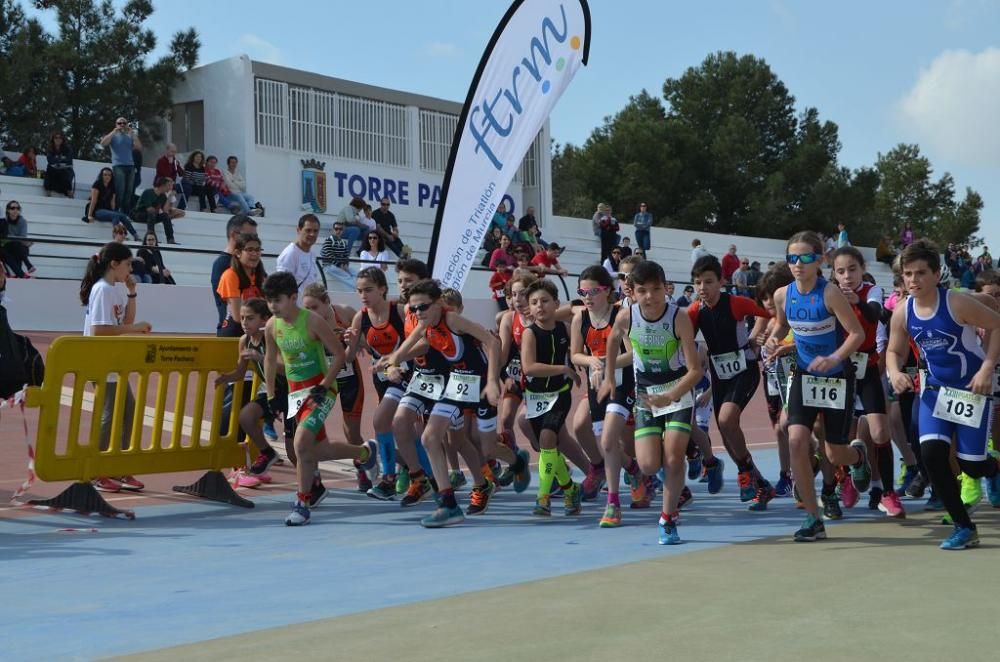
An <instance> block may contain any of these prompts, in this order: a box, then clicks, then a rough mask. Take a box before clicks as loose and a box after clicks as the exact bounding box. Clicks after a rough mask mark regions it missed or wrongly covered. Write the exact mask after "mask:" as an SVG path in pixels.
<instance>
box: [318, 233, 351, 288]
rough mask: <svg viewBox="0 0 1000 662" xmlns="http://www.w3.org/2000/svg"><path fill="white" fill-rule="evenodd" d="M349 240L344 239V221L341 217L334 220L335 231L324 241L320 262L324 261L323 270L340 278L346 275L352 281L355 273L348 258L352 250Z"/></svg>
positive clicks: (342, 278)
mask: <svg viewBox="0 0 1000 662" xmlns="http://www.w3.org/2000/svg"><path fill="white" fill-rule="evenodd" d="M349 245H350V244H348V242H347V240H346V239H344V222H343V221H341V220H340V219H339V218H338V219H337V220H336V221H334V222H333V232H332V234H331V235H330V236H329V237H327V238H326V241H324V242H323V249H322V250H321V251H320V257H319V259H320V262H322V263H323V271H325V272H326V273H327V274H328V275H331V276H333V277H335V278H338V279H340V280H344V279H345V277H346V279H347V280H348V282H349V281H350V279H353V277H354V274H352V273H351V269H350V266H349V265H348V260H349V259H350V255H351V254H350V252H349V249H348V246H349Z"/></svg>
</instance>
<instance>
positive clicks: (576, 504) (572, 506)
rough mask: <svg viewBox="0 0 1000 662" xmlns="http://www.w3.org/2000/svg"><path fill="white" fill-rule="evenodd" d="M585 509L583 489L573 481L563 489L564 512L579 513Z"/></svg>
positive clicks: (568, 513)
mask: <svg viewBox="0 0 1000 662" xmlns="http://www.w3.org/2000/svg"><path fill="white" fill-rule="evenodd" d="M582 510H583V489H582V488H581V487H580V486H579V485H577V484H576V483H573V484H572V485H570V486H569V488H567V489H565V490H563V514H565V515H579V514H580V512H581V511H582Z"/></svg>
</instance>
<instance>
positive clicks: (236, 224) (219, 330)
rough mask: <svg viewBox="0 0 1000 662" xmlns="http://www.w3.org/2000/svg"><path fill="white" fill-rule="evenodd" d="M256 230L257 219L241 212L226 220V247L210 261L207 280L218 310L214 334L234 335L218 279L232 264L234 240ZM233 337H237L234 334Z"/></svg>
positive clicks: (234, 252) (234, 248)
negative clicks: (227, 323)
mask: <svg viewBox="0 0 1000 662" xmlns="http://www.w3.org/2000/svg"><path fill="white" fill-rule="evenodd" d="M256 232H257V221H255V220H253V219H252V218H250V217H249V216H246V215H243V214H236V215H234V216H233V217H232V218H230V219H229V221H227V222H226V249H225V250H224V251H222V252H221V253H219V255H218V256H216V258H215V261H214V262H212V275H211V277H210V280H209V282H210V283H211V284H212V296H213V297H215V309H216V311H217V312H218V322H217V325H216V330H215V335H217V336H224V337H234V336H233V333H234V331H235V330H234V329H232V328H226V327H225V321H226V302H225V301H223V300H222V298H221V297H219V292H218V290H219V280H220V279H221V278H222V274H223V273H224V272H225V271H226V269H228V268H229V267H230V265H232V262H233V255H235V254H236V240H237V238H239V236H240V235H241V234H254V233H256ZM235 337H237V338H238V337H239V335H236V336H235Z"/></svg>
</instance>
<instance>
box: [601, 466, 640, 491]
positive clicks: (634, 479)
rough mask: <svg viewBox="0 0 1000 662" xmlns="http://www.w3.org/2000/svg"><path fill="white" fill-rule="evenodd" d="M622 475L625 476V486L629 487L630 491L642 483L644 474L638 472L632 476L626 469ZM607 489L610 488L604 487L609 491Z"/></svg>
mask: <svg viewBox="0 0 1000 662" xmlns="http://www.w3.org/2000/svg"><path fill="white" fill-rule="evenodd" d="M622 473H624V474H625V484H626V485H628V486H629V489H633V488H635V487H636V486H637V485H638V484H639V483H641V482H642V474H641V473H638V472H637V473H634V474H630V473H629V472H628V471H627V470H625V469H622ZM607 487H608V486H607V485H605V486H604V488H605V490H607Z"/></svg>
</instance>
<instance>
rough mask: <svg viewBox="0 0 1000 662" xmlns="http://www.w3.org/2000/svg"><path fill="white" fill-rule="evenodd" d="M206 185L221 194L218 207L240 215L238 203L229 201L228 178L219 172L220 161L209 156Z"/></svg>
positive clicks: (206, 166)
mask: <svg viewBox="0 0 1000 662" xmlns="http://www.w3.org/2000/svg"><path fill="white" fill-rule="evenodd" d="M205 184H206V185H207V186H211V187H212V190H213V191H215V192H216V193H218V194H219V204H218V207H220V208H222V209H224V210H226V211H229V212H230V213H233V214H239V213H240V205H239V203H238V202H236V201H229V194H230V190H229V187H228V186H226V178H225V177H223V175H222V171H221V170H219V159H218V158H216V157H215V156H209V157H208V158H207V159H205Z"/></svg>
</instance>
